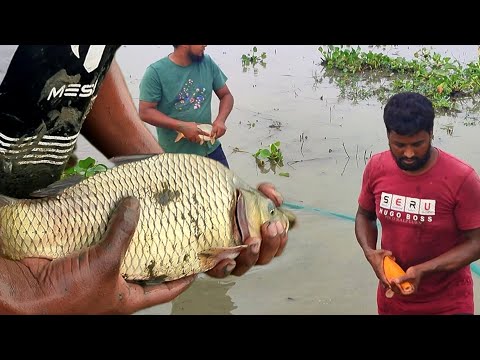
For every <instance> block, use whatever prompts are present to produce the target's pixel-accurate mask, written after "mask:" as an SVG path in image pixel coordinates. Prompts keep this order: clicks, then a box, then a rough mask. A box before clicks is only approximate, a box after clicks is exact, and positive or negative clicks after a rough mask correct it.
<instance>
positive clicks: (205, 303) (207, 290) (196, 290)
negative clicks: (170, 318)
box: [171, 277, 237, 315]
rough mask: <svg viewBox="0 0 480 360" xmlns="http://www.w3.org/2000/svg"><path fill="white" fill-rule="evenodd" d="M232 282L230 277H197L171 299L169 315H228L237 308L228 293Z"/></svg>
mask: <svg viewBox="0 0 480 360" xmlns="http://www.w3.org/2000/svg"><path fill="white" fill-rule="evenodd" d="M234 284H235V282H234V281H232V279H231V278H228V279H223V280H217V279H213V278H207V277H205V278H198V279H197V280H195V281H194V282H193V284H192V285H191V286H190V287H189V289H188V291H186V292H184V293H182V294H181V295H180V296H178V297H177V298H176V299H175V300H173V301H172V311H171V315H197V314H203V315H230V314H232V311H233V310H235V309H236V308H237V306H236V305H235V303H234V302H233V300H232V298H231V297H230V296H229V295H228V291H229V290H230V288H231V287H232V286H233V285H234ZM192 294H194V296H192Z"/></svg>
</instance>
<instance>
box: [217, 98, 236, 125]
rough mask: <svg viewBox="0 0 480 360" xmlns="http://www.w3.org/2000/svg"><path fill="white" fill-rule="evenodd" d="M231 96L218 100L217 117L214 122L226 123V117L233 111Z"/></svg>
mask: <svg viewBox="0 0 480 360" xmlns="http://www.w3.org/2000/svg"><path fill="white" fill-rule="evenodd" d="M233 103H234V100H233V96H232V95H231V94H227V95H225V96H223V97H222V98H221V99H220V103H219V105H218V115H217V118H216V119H215V121H221V122H223V123H225V121H227V117H228V115H230V113H231V112H232V109H233Z"/></svg>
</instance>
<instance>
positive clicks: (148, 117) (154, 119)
mask: <svg viewBox="0 0 480 360" xmlns="http://www.w3.org/2000/svg"><path fill="white" fill-rule="evenodd" d="M140 118H141V119H142V120H143V121H145V122H146V123H148V124H150V125H153V126H156V127H160V128H164V129H170V130H175V131H178V130H179V129H180V127H181V126H182V124H183V121H181V120H177V119H174V118H171V117H170V116H167V115H165V114H164V113H162V112H160V111H158V110H156V109H154V108H146V109H142V107H140Z"/></svg>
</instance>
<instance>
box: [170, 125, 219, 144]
mask: <svg viewBox="0 0 480 360" xmlns="http://www.w3.org/2000/svg"><path fill="white" fill-rule="evenodd" d="M197 128H199V129H200V130H202V131H204V132H206V133H209V134H211V133H212V125H211V124H197ZM177 133H178V135H177V137H176V139H175V142H179V141H180V140H182V138H184V137H185V135H183V133H182V132H180V131H177ZM198 137H199V138H200V145H203V143H204V142H205V141H210V143H211V144H213V143H214V142H215V136H211V135H203V134H200V135H198Z"/></svg>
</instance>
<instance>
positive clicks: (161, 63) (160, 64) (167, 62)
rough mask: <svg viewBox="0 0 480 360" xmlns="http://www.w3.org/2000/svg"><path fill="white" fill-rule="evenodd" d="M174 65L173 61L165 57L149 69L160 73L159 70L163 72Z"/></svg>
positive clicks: (149, 66) (148, 67)
mask: <svg viewBox="0 0 480 360" xmlns="http://www.w3.org/2000/svg"><path fill="white" fill-rule="evenodd" d="M171 64H172V62H171V60H170V59H169V58H168V56H165V57H163V58H161V59H159V60H157V61H155V62H153V63H151V64H150V65H148V66H147V69H150V70H154V71H156V72H158V71H159V70H163V69H165V68H166V67H168V66H170V65H171Z"/></svg>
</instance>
